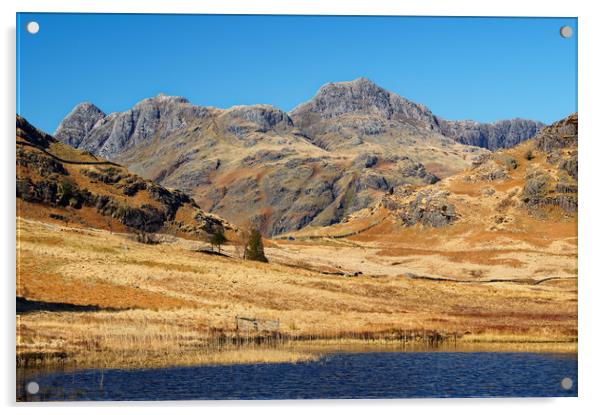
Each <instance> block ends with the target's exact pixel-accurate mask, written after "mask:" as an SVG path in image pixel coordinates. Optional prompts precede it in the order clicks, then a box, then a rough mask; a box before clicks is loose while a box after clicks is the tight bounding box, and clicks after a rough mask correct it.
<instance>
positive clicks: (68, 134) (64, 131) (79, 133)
mask: <svg viewBox="0 0 602 415" xmlns="http://www.w3.org/2000/svg"><path fill="white" fill-rule="evenodd" d="M105 116H106V114H105V113H104V112H103V111H101V110H100V109H99V108H98V107H97V106H96V105H94V104H92V103H90V102H83V103H81V104H78V105H76V106H75V107H74V108H73V109H72V110H71V112H70V113H69V114H67V116H66V117H65V118H64V119H63V121H61V123H60V124H59V126H58V128H57V129H56V132H55V134H54V135H55V137H56V138H57V139H58V140H60V141H62V142H64V143H67V144H69V145H70V146H73V147H78V146H79V145H80V143H81V142H82V140H83V139H84V137H86V135H88V133H89V132H90V131H91V130H92V128H93V127H94V125H96V123H97V122H98V121H99V120H101V119H102V118H104V117H105Z"/></svg>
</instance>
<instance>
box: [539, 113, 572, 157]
mask: <svg viewBox="0 0 602 415" xmlns="http://www.w3.org/2000/svg"><path fill="white" fill-rule="evenodd" d="M578 124H579V120H578V115H577V113H574V114H571V115H570V116H568V117H567V118H565V119H563V120H560V121H558V122H555V123H554V124H552V125H549V126H548V127H546V128H544V129H542V130H541V132H540V133H539V134H538V135H537V137H536V138H535V146H536V147H537V149H539V150H541V151H545V152H552V151H554V150H558V149H563V148H567V147H576V146H577V136H578Z"/></svg>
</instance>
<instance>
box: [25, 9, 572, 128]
mask: <svg viewBox="0 0 602 415" xmlns="http://www.w3.org/2000/svg"><path fill="white" fill-rule="evenodd" d="M31 20H35V21H37V22H39V24H40V31H39V32H38V33H37V34H36V35H31V34H29V33H27V32H26V30H25V25H26V23H27V22H29V21H31ZM563 25H570V26H572V27H573V28H574V29H575V32H576V29H577V20H576V19H574V18H447V17H445V18H437V17H430V18H423V17H336V16H317V17H314V16H220V15H215V16H207V15H117V14H113V15H111V14H96V15H95V14H36V13H24V14H20V15H18V16H17V112H18V113H19V114H20V115H22V116H24V117H26V118H27V119H28V120H29V121H30V122H32V123H33V124H34V125H36V126H37V127H39V128H41V129H43V130H46V131H48V132H53V131H54V129H55V128H56V127H57V125H58V123H59V122H60V120H61V119H62V118H63V117H64V116H65V115H66V114H67V113H68V112H69V111H70V110H71V109H72V108H73V107H74V106H75V105H76V104H78V103H80V102H82V101H90V102H93V103H95V104H96V105H97V106H98V107H99V108H101V109H102V110H103V111H105V112H107V113H109V112H114V111H124V110H126V109H128V108H130V107H131V106H132V105H133V104H135V103H136V102H138V101H140V100H142V99H144V98H147V97H150V96H154V95H157V94H158V93H160V92H163V93H166V94H168V95H181V96H184V97H186V98H188V99H189V100H190V101H191V102H192V103H194V104H198V105H211V106H216V107H222V108H227V107H230V106H232V105H239V104H256V103H265V104H272V105H274V106H276V107H279V108H281V109H283V110H286V111H288V110H291V109H292V108H293V107H295V106H296V105H297V104H299V103H301V102H304V101H307V100H308V99H310V98H311V97H312V96H313V95H314V93H315V92H316V90H317V89H318V88H319V87H320V86H321V85H323V84H325V83H327V82H338V81H347V80H352V79H355V78H357V77H360V76H364V77H367V78H369V79H371V80H373V81H374V82H376V83H377V84H379V85H381V86H382V87H384V88H386V89H388V90H390V91H393V92H396V93H398V94H400V95H402V96H405V97H406V98H408V99H411V100H413V101H416V102H419V103H422V104H425V105H427V106H428V107H429V108H430V109H431V110H432V111H433V112H434V113H435V114H437V115H440V116H442V117H444V118H448V119H473V120H477V121H494V120H497V119H503V118H514V117H523V118H530V119H536V120H540V121H543V122H546V123H548V122H552V121H555V120H557V119H560V118H563V117H564V116H566V115H567V114H569V113H571V112H574V111H576V110H577V89H576V88H577V39H576V37H577V36H576V35H575V36H573V37H572V38H570V39H564V38H562V37H561V36H560V35H559V28H560V27H561V26H563Z"/></svg>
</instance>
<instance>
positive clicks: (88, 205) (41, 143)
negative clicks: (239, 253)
mask: <svg viewBox="0 0 602 415" xmlns="http://www.w3.org/2000/svg"><path fill="white" fill-rule="evenodd" d="M16 122H17V133H16V143H17V198H18V199H17V201H18V205H17V208H18V212H17V215H18V216H21V217H26V218H27V217H29V218H36V219H43V220H45V221H50V222H53V221H54V222H61V223H69V224H71V225H74V226H78V225H79V226H91V227H97V228H102V229H112V230H117V231H130V232H133V231H144V232H169V233H172V234H176V235H180V236H186V237H189V238H206V237H207V235H208V234H212V233H215V232H216V231H217V230H218V229H221V230H224V229H226V230H234V228H233V227H232V226H231V225H229V224H228V223H227V222H225V221H224V220H223V219H221V218H219V217H217V216H214V215H211V214H207V213H205V212H203V211H202V210H200V209H199V207H198V206H197V205H196V203H195V202H194V200H193V199H191V198H190V197H189V196H187V195H186V194H184V193H182V192H180V191H177V190H169V189H166V188H164V187H162V186H159V185H157V184H154V183H152V182H151V181H149V180H144V179H142V178H141V177H139V176H137V175H135V174H131V173H130V172H128V170H127V169H126V168H124V167H122V166H120V165H118V164H115V163H112V162H109V161H107V160H103V159H100V158H97V157H96V156H94V155H92V154H91V153H89V152H86V151H81V150H76V149H74V148H72V147H70V146H68V145H66V144H63V143H61V142H59V141H57V140H56V139H54V138H53V137H52V136H50V135H48V134H45V133H43V132H41V131H40V130H38V129H36V128H35V127H33V126H32V125H31V124H29V123H28V122H27V121H26V120H25V119H24V118H22V117H19V116H17V119H16Z"/></svg>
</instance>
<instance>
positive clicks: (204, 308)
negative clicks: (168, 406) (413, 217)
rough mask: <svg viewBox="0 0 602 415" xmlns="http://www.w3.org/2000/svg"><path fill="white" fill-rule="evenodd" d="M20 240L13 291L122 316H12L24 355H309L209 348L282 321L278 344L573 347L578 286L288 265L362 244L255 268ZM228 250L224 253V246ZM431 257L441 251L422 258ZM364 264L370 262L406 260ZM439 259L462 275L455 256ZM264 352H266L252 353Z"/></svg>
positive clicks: (353, 253)
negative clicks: (259, 324) (447, 340)
mask: <svg viewBox="0 0 602 415" xmlns="http://www.w3.org/2000/svg"><path fill="white" fill-rule="evenodd" d="M17 232H18V235H20V237H19V239H18V241H17V243H18V244H17V248H18V260H17V266H18V280H17V294H18V295H21V296H24V297H26V298H28V299H31V300H39V301H47V302H63V303H70V304H79V305H98V306H101V307H111V308H118V309H121V308H131V309H128V310H121V311H92V312H45V311H38V312H31V313H26V314H22V315H20V316H19V318H18V343H17V346H18V353H19V354H20V355H22V356H25V355H26V354H28V353H29V354H32V353H34V354H35V353H67V354H68V355H69V356H70V357H69V358H70V359H72V360H74V361H75V362H78V364H81V365H84V364H89V365H103V366H137V365H145V364H147V365H161V364H197V363H198V364H200V363H202V362H218V361H223V362H233V361H238V362H250V361H262V359H264V360H265V359H274V360H265V361H279V360H278V359H281V360H292V361H296V360H304V359H308V358H311V356H313V354H311V353H309V354H308V353H307V352H305V351H304V349H293V350H291V349H290V347H289V346H291V345H290V344H289V345H288V346H286V347H284V348H278V349H269V348H265V347H262V348H261V349H254V348H245V350H244V351H240V350H238V349H234V348H232V347H231V346H230V343H229V341H226V343H223V344H219V343H218V345H217V346H216V343H215V341H216V339H220V338H223V339H232V338H233V337H235V336H236V333H235V316H237V315H243V316H251V317H258V318H268V319H278V320H279V321H280V326H281V332H282V334H283V335H286V336H291V337H293V338H296V339H299V340H304V341H309V340H312V339H315V340H319V341H327V340H329V339H330V341H332V342H334V343H335V344H342V343H345V342H347V341H352V342H353V341H361V342H364V343H365V342H366V341H367V342H368V343H369V342H370V341H374V340H379V339H382V340H383V341H385V340H386V339H387V336H388V333H391V332H395V331H399V330H407V331H412V330H416V331H422V330H429V331H437V332H440V333H452V332H456V333H459V334H461V335H463V336H464V337H463V339H466V340H467V341H466V342H464V343H466V344H473V343H474V341H475V339H476V340H479V341H480V342H488V343H490V344H494V343H495V344H502V343H500V339H502V338H503V339H506V340H507V341H505V342H504V343H505V344H506V346H503V347H508V346H507V344H510V343H508V342H511V343H514V344H529V345H530V346H529V347H531V348H533V349H537V347H538V346H537V344H540V345H544V346H541V347H544V348H545V347H550V343H549V342H575V341H576V335H577V281H576V278H571V279H568V278H567V279H563V280H562V283H558V281H556V282H553V281H550V282H549V283H542V284H538V285H533V284H517V283H513V282H496V283H487V284H485V283H479V282H476V281H475V282H469V283H462V284H460V283H455V282H448V281H428V280H417V279H412V278H408V277H405V276H403V275H399V274H401V273H399V274H398V273H395V272H393V273H385V274H382V275H375V274H369V273H365V274H364V275H360V276H357V277H353V278H347V277H343V276H340V275H326V274H323V273H320V272H315V271H309V270H305V269H301V268H298V267H295V266H289V265H290V263H291V261H289V258H290V257H291V255H292V251H291V250H296V251H295V253H296V255H297V256H298V257H300V258H305V259H307V260H308V261H310V260H311V258H313V261H314V262H315V263H318V264H319V263H320V261H323V259H324V258H325V257H327V258H329V259H330V260H331V261H332V264H333V265H332V266H333V269H340V268H339V267H342V266H350V264H351V266H353V265H354V264H355V262H354V261H356V260H357V261H358V264H361V262H360V261H362V258H365V257H364V256H362V255H363V254H361V252H378V250H382V247H376V248H374V247H372V246H371V245H370V243H371V242H361V244H360V243H359V242H347V241H339V240H335V241H333V242H332V244H331V245H322V244H321V243H320V241H317V242H315V243H313V242H312V243H307V242H303V243H301V242H299V243H298V244H291V243H288V242H287V243H282V244H280V242H278V244H274V247H273V248H268V250H267V252H268V257H269V258H270V259H271V260H272V263H270V264H263V263H254V262H248V261H242V260H239V259H236V258H223V257H217V256H211V255H206V254H202V253H198V252H195V250H196V249H198V248H200V247H201V246H202V243H200V242H193V241H189V240H185V239H179V238H170V239H168V241H166V242H164V243H162V244H160V245H144V244H140V243H137V242H135V241H133V240H132V239H131V237H129V236H128V235H125V234H117V233H110V232H108V231H104V230H98V229H81V228H79V229H78V228H72V227H64V226H60V225H57V224H50V223H43V222H39V221H35V220H29V219H18V221H17ZM366 244H368V245H367V246H368V248H370V249H367V248H366ZM373 248H374V249H373ZM343 249H348V251H344V250H343ZM226 252H230V253H233V252H234V250H233V249H232V248H231V247H226ZM392 254H393V253H392ZM414 254H415V253H412V255H414ZM369 256H370V255H369ZM433 256H435V257H437V256H438V255H436V254H435V255H431V256H428V255H424V258H427V259H428V258H430V257H433ZM370 258H372V260H373V261H374V263H377V261H382V259H383V258H385V259H386V260H387V261H388V260H390V259H397V260H403V259H404V258H405V257H404V256H400V257H391V258H389V257H383V256H382V255H372V256H370ZM449 261H450V263H451V264H454V266H455V267H458V265H460V266H464V262H462V261H460V259H459V258H456V257H454V256H453V255H452V258H450V259H449ZM279 262H280V263H279ZM548 262H549V261H548ZM544 263H545V262H544ZM388 266H391V267H393V269H397V270H398V269H399V265H388ZM495 266H504V267H507V266H508V265H507V264H503V265H499V264H496V265H495ZM540 266H541V264H540ZM510 268H511V267H510ZM508 336H510V337H508ZM512 336H514V337H512ZM508 339H510V340H508ZM512 339H514V340H512ZM533 342H536V343H533ZM294 344H299V345H301V344H303V342H300V343H293V345H294ZM503 347H502V348H503ZM264 349H265V350H268V349H269V351H267V352H265V354H264V353H263V352H262V351H257V350H264ZM254 350H255V351H254ZM247 351H248V353H247ZM210 355H211V356H210ZM220 359H221V360H220Z"/></svg>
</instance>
